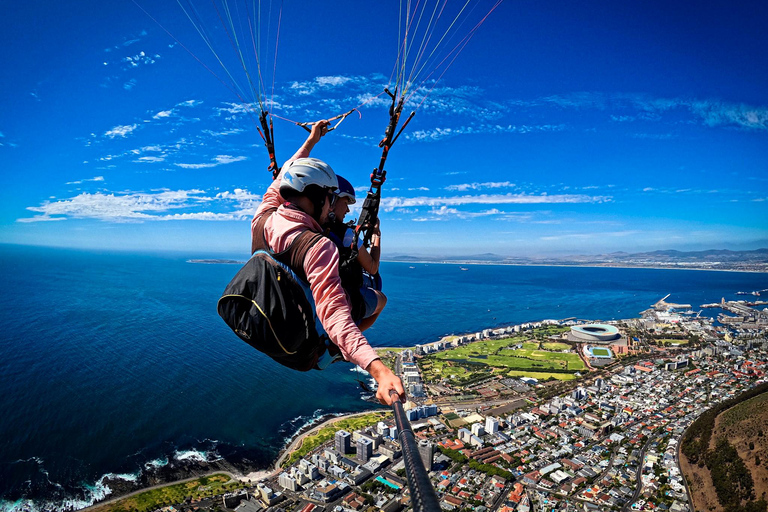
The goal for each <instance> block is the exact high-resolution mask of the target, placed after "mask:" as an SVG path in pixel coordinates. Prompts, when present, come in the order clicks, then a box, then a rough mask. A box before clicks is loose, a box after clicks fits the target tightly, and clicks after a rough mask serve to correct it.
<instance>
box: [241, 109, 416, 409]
mask: <svg viewBox="0 0 768 512" xmlns="http://www.w3.org/2000/svg"><path fill="white" fill-rule="evenodd" d="M329 124H330V123H329V122H328V121H325V120H323V121H319V122H317V123H315V124H314V125H313V127H312V131H311V132H310V135H309V137H307V140H306V141H305V142H304V144H303V145H302V146H301V147H300V148H299V150H298V151H297V152H296V154H294V155H293V157H291V159H290V160H289V161H288V162H286V164H285V165H284V166H283V168H282V170H281V172H280V174H279V175H278V177H277V179H275V180H274V181H273V182H272V184H271V185H270V186H269V188H268V189H267V191H266V193H265V194H264V198H263V200H262V203H261V205H260V206H259V207H258V209H257V210H256V214H255V215H254V217H253V220H252V222H251V239H252V247H255V246H256V240H257V239H260V238H261V235H260V236H259V237H257V236H256V229H257V227H258V225H259V224H261V223H259V222H258V221H259V219H260V218H261V216H262V215H264V214H265V213H269V212H270V211H273V212H274V213H271V214H270V215H269V217H268V218H267V219H266V222H264V223H263V231H262V235H263V240H264V242H265V243H266V245H267V246H268V247H269V248H270V249H271V250H272V251H274V252H281V251H284V250H286V249H287V248H288V247H290V245H291V243H292V242H293V240H294V238H295V237H296V236H297V235H299V234H300V233H302V232H304V231H307V230H309V231H313V232H316V233H322V232H323V227H322V226H323V225H325V224H327V223H328V220H329V216H330V215H329V214H330V213H331V207H332V206H333V203H334V201H335V200H336V198H337V196H336V194H334V190H335V189H336V188H337V187H338V181H337V179H336V174H335V173H334V172H333V169H331V167H330V166H329V165H328V164H326V163H325V162H323V161H321V160H318V159H316V158H309V154H310V152H311V151H312V148H314V146H315V144H317V142H318V141H319V140H320V138H321V137H322V136H323V135H325V134H326V133H327V131H328V126H329ZM303 270H304V274H305V275H306V276H307V281H308V282H309V287H310V290H311V292H312V297H313V298H314V301H315V305H316V310H317V316H318V318H319V320H320V322H321V323H322V325H323V328H324V329H325V331H326V333H327V334H328V336H329V337H330V340H331V341H332V342H333V344H335V346H331V347H330V351H329V352H331V353H332V352H333V350H335V349H336V348H337V349H338V350H339V351H340V352H341V356H343V358H344V359H345V360H346V361H350V362H352V363H354V364H356V365H358V366H359V367H360V368H362V369H364V370H365V371H367V372H368V373H370V375H371V377H373V378H374V379H375V380H376V382H377V384H378V390H377V392H376V398H377V399H378V400H379V402H381V403H382V404H386V405H391V404H392V398H391V397H390V390H394V391H395V392H396V393H397V394H398V395H399V398H400V400H402V401H405V391H404V389H403V384H402V382H401V381H400V379H399V378H398V377H396V376H395V375H394V374H393V373H392V371H391V370H390V369H389V368H387V367H386V366H385V365H384V363H382V362H381V359H379V357H378V356H377V355H376V352H375V351H374V350H373V348H372V347H371V345H370V344H369V343H368V340H366V339H365V336H363V334H362V333H361V331H360V329H359V328H358V326H357V325H355V322H354V321H353V320H352V315H351V311H350V306H349V302H348V301H347V298H346V294H345V293H344V288H342V286H341V279H340V278H339V251H338V249H337V248H336V245H335V244H334V243H333V242H332V241H331V240H329V239H328V238H323V239H321V240H320V241H319V242H317V243H316V244H315V245H313V246H312V247H311V248H310V249H309V250H308V251H307V253H306V258H305V259H304V262H303Z"/></svg>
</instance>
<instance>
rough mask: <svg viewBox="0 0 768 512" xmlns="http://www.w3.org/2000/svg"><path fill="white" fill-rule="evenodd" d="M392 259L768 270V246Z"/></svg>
mask: <svg viewBox="0 0 768 512" xmlns="http://www.w3.org/2000/svg"><path fill="white" fill-rule="evenodd" d="M387 259H388V260H389V261H401V262H417V261H422V262H444V263H496V264H507V265H574V266H617V267H618V266H630V267H663V268H669V267H672V268H693V269H708V270H719V269H722V270H754V271H768V249H755V250H752V251H730V250H727V249H710V250H706V251H676V250H664V251H652V252H639V253H627V252H613V253H609V254H597V255H573V256H549V257H520V256H501V255H498V254H493V253H483V254H472V255H467V256H411V255H394V256H392V257H389V258H387Z"/></svg>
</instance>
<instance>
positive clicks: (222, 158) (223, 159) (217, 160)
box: [174, 155, 248, 169]
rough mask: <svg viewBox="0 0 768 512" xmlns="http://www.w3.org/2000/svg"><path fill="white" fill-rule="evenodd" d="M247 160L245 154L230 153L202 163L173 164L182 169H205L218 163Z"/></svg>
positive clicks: (224, 163)
mask: <svg viewBox="0 0 768 512" xmlns="http://www.w3.org/2000/svg"><path fill="white" fill-rule="evenodd" d="M243 160H248V157H247V156H230V155H218V156H216V157H215V158H214V161H213V162H210V163H204V164H174V165H176V166H178V167H181V168H183V169H206V168H209V167H216V166H219V165H226V164H231V163H233V162H242V161H243Z"/></svg>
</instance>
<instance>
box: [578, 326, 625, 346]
mask: <svg viewBox="0 0 768 512" xmlns="http://www.w3.org/2000/svg"><path fill="white" fill-rule="evenodd" d="M620 338H621V334H620V333H619V330H618V329H617V328H616V327H614V326H613V325H607V324H584V325H574V326H572V327H571V332H569V333H568V341H573V342H576V343H596V344H598V345H610V344H612V343H614V342H616V340H618V339H620Z"/></svg>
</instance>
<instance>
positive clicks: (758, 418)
mask: <svg viewBox="0 0 768 512" xmlns="http://www.w3.org/2000/svg"><path fill="white" fill-rule="evenodd" d="M721 437H725V438H726V439H728V441H729V443H730V444H731V445H733V446H734V447H735V448H736V450H737V451H738V453H739V457H741V459H742V460H743V461H744V464H745V465H746V467H747V469H748V470H749V471H750V473H751V474H752V480H753V481H754V484H755V499H760V498H761V497H764V498H765V499H766V500H768V393H763V394H761V395H759V396H756V397H754V398H752V399H750V400H747V401H746V402H743V403H741V404H739V405H737V406H735V407H732V408H730V409H728V410H727V411H725V412H723V413H721V414H720V415H718V417H717V419H716V420H715V428H714V430H713V432H712V437H711V438H710V445H709V449H710V450H711V449H713V448H714V447H715V445H716V443H717V439H719V438H721ZM750 443H752V445H750ZM750 446H751V448H750ZM758 462H759V464H758ZM680 467H681V470H682V472H683V474H684V475H685V478H686V480H687V481H688V485H689V487H690V490H691V495H692V498H693V505H694V506H693V508H694V510H696V511H702V512H703V511H709V512H722V511H723V507H722V506H721V505H720V503H719V502H718V500H717V495H716V494H715V489H714V486H713V484H712V478H711V476H710V473H709V470H708V469H707V467H706V466H704V465H703V462H702V466H701V467H699V466H697V465H695V464H694V465H692V464H690V463H689V462H688V459H687V458H686V457H685V455H683V454H682V453H681V454H680Z"/></svg>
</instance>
